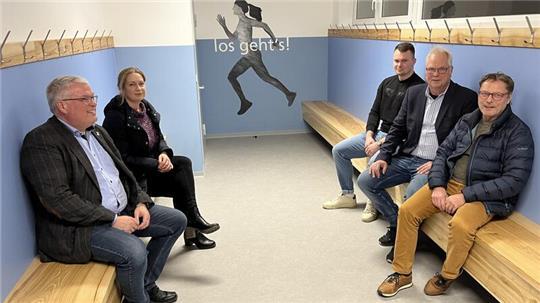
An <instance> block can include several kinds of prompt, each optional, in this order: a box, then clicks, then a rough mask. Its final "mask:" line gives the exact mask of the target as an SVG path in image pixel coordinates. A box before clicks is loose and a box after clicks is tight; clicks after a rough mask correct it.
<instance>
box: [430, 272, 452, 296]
mask: <svg viewBox="0 0 540 303" xmlns="http://www.w3.org/2000/svg"><path fill="white" fill-rule="evenodd" d="M454 281H455V279H445V278H443V276H441V274H440V273H435V275H434V276H433V278H431V279H429V281H427V283H426V286H425V287H424V293H425V294H426V295H428V296H438V295H442V294H443V293H444V292H446V290H447V289H448V287H450V285H451V284H452V283H453V282H454Z"/></svg>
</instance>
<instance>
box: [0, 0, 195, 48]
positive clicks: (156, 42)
mask: <svg viewBox="0 0 540 303" xmlns="http://www.w3.org/2000/svg"><path fill="white" fill-rule="evenodd" d="M0 1H2V3H1V6H2V10H1V11H2V14H1V15H0V17H1V18H0V20H1V22H2V29H3V30H2V33H1V37H2V38H3V37H4V36H5V34H6V32H7V31H8V30H11V35H10V37H9V40H8V42H17V41H24V40H25V39H26V37H27V35H28V33H29V31H30V30H34V32H33V33H32V36H31V38H30V39H31V40H42V39H44V37H45V35H46V34H47V31H48V30H49V29H51V34H50V36H49V39H58V38H59V37H60V35H61V34H62V31H63V30H64V29H66V30H67V31H66V34H65V36H64V38H71V37H73V36H74V35H75V32H76V31H77V30H78V31H79V33H78V35H77V37H79V38H81V37H82V36H83V35H84V33H85V32H86V30H88V36H87V37H90V38H91V37H92V36H93V35H94V34H95V32H96V30H97V31H98V34H97V36H98V37H99V36H101V34H102V33H103V31H104V30H105V31H106V32H105V35H107V34H108V33H109V32H110V31H111V30H112V35H113V36H114V38H115V45H116V46H164V45H193V44H194V33H193V14H192V4H191V0H174V1H152V0H146V1H142V0H131V1H118V0H116V1H112V0H106V1H104V0H101V1H93V2H91V1H73V0H72V1H64V2H59V1H55V2H53V1H43V0H42V1H39V2H37V1H36V2H14V1H3V0H0Z"/></svg>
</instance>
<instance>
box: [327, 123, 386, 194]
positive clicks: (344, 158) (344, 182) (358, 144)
mask: <svg viewBox="0 0 540 303" xmlns="http://www.w3.org/2000/svg"><path fill="white" fill-rule="evenodd" d="M385 136H386V133H385V132H382V131H378V132H377V134H376V135H375V140H380V139H382V138H384V137H385ZM365 144H366V133H365V132H363V133H360V134H358V135H356V136H354V137H351V138H348V139H345V140H343V141H341V142H339V143H338V144H336V145H335V146H334V148H332V156H333V157H334V162H335V164H336V171H337V176H338V180H339V185H340V186H341V191H342V193H343V194H353V193H354V188H353V182H352V176H353V172H354V170H353V166H352V163H351V159H354V158H365V157H367V155H366V152H365V151H364V146H365ZM378 154H379V152H376V153H375V154H374V155H373V156H372V157H371V159H370V160H369V164H371V163H372V162H373V160H374V159H375V158H376V157H377V155H378Z"/></svg>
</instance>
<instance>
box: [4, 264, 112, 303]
mask: <svg viewBox="0 0 540 303" xmlns="http://www.w3.org/2000/svg"><path fill="white" fill-rule="evenodd" d="M115 279H116V269H115V267H114V266H113V265H108V264H104V263H97V262H90V263H88V264H63V263H57V262H48V263H42V262H41V261H39V258H35V259H34V260H33V261H32V263H31V264H30V266H29V267H28V269H27V270H26V271H25V273H24V274H23V276H22V277H21V278H20V279H19V281H18V282H17V284H16V285H15V287H14V288H13V290H12V291H11V293H10V294H9V295H8V297H7V298H6V301H5V302H6V303H25V302H40V303H47V302H51V303H120V299H121V294H120V291H119V289H118V287H117V286H116V283H115Z"/></svg>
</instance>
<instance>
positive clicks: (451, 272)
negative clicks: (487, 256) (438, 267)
mask: <svg viewBox="0 0 540 303" xmlns="http://www.w3.org/2000/svg"><path fill="white" fill-rule="evenodd" d="M463 187H464V185H463V184H461V183H459V182H457V181H456V180H454V179H451V180H450V182H449V183H448V186H447V189H446V192H447V193H448V195H449V196H451V195H454V194H457V193H460V192H461V190H462V189H463ZM438 212H440V210H439V209H438V208H436V207H435V206H434V205H433V203H432V200H431V189H429V187H428V185H425V186H424V187H422V188H421V189H420V190H418V191H417V192H416V193H415V194H414V195H413V196H412V197H410V198H409V199H408V200H407V202H405V203H404V204H403V205H402V206H401V207H400V209H399V215H398V225H397V237H396V244H395V251H394V263H393V266H392V267H393V269H394V271H396V272H398V273H401V274H408V273H410V272H412V266H413V262H414V253H415V251H416V242H417V239H418V228H419V227H420V224H421V223H422V221H424V219H426V218H429V217H430V216H432V215H434V214H436V213H438ZM492 218H493V216H492V215H490V214H488V213H487V211H486V209H485V207H484V204H482V202H468V203H465V204H464V205H463V206H461V207H460V208H458V210H457V211H456V213H455V214H454V215H453V217H452V219H450V222H448V227H449V234H448V247H447V250H446V260H445V261H444V264H443V268H442V271H441V275H442V276H443V277H444V278H445V279H456V278H457V277H458V276H459V272H460V270H461V267H463V264H465V261H466V260H467V256H468V255H469V251H470V249H471V247H472V246H473V244H474V238H475V236H476V232H477V231H478V229H479V228H480V227H482V226H484V225H485V224H486V223H488V222H489V221H490V220H491V219H492Z"/></svg>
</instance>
